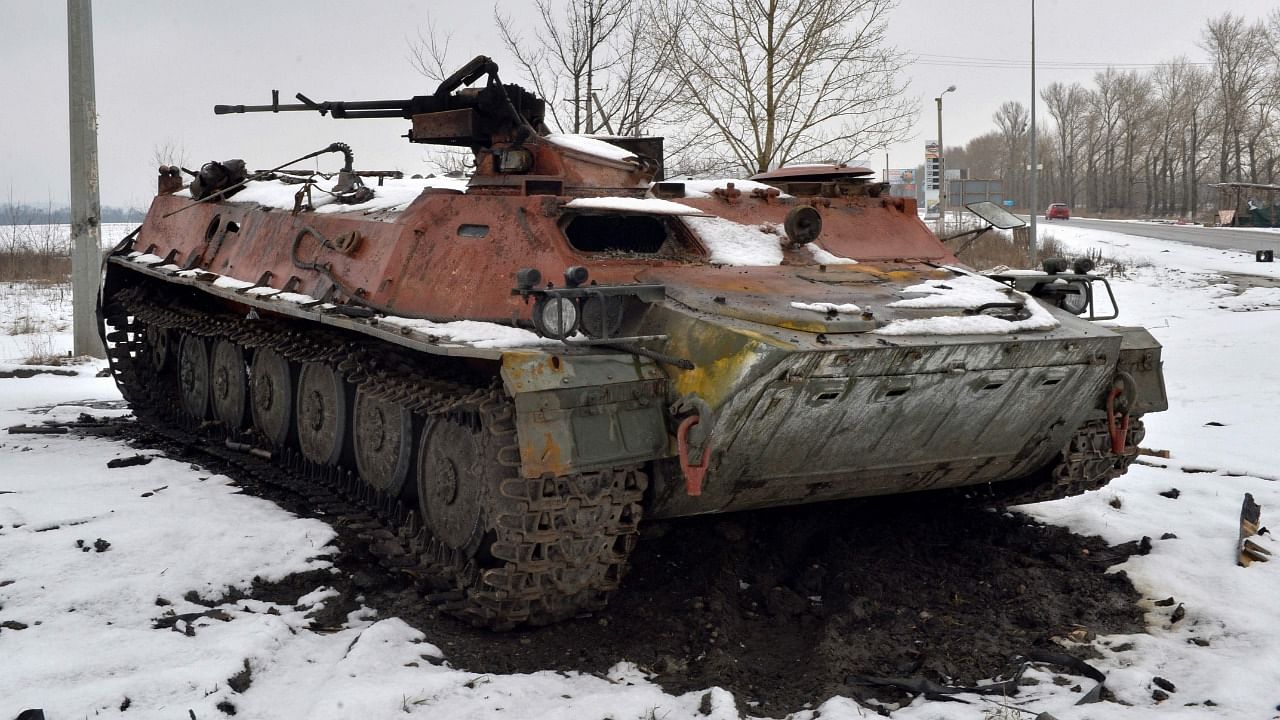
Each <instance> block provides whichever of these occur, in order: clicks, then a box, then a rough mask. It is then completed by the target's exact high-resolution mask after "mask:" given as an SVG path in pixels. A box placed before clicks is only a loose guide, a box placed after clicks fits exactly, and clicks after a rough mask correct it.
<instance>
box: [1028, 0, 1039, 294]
mask: <svg viewBox="0 0 1280 720" xmlns="http://www.w3.org/2000/svg"><path fill="white" fill-rule="evenodd" d="M1038 165H1039V162H1038V159H1037V158H1036V0H1031V241H1030V242H1028V243H1027V263H1028V267H1030V268H1031V269H1032V270H1034V269H1036V264H1037V263H1038V262H1039V260H1038V259H1037V258H1036V251H1037V249H1038V248H1037V247H1036V244H1037V243H1038V242H1039V236H1038V235H1037V234H1036V212H1037V211H1038V210H1039V208H1040V195H1039V193H1037V192H1036V177H1037V176H1038V175H1039V174H1040V168H1039V167H1038Z"/></svg>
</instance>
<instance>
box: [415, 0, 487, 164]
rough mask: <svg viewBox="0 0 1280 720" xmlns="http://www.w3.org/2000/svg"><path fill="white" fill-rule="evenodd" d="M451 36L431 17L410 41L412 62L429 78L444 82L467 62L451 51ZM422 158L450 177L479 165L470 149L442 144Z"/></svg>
mask: <svg viewBox="0 0 1280 720" xmlns="http://www.w3.org/2000/svg"><path fill="white" fill-rule="evenodd" d="M452 40H453V36H452V35H451V34H448V33H441V32H440V29H439V28H438V27H437V26H436V24H435V21H434V20H428V21H427V28H426V31H425V32H424V31H423V30H422V29H421V28H419V29H418V39H417V41H416V42H412V41H411V42H410V43H409V63H410V64H411V65H412V66H413V69H414V70H417V71H418V73H419V74H420V75H422V76H423V77H425V78H427V79H428V80H431V81H433V82H437V83H439V82H443V81H444V79H445V78H447V77H449V76H450V75H452V74H453V72H454V71H455V70H457V69H458V68H459V67H461V66H462V63H463V62H465V61H464V60H460V59H459V58H456V57H452V56H451V55H450V54H449V45H450V43H451V42H452ZM423 161H424V162H426V163H427V165H428V166H429V167H431V169H432V172H435V173H439V174H440V175H448V176H451V177H461V176H463V175H469V174H470V173H471V172H472V171H474V170H475V167H476V162H475V156H474V155H473V154H472V153H471V151H470V150H467V149H466V148H453V147H443V146H440V145H432V146H431V147H430V148H428V149H427V151H426V153H425V154H424V157H423Z"/></svg>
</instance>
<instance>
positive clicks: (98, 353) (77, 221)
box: [67, 0, 106, 357]
mask: <svg viewBox="0 0 1280 720" xmlns="http://www.w3.org/2000/svg"><path fill="white" fill-rule="evenodd" d="M67 71H68V72H67V75H68V82H69V90H70V93H69V95H70V103H69V110H70V112H69V115H70V122H71V242H72V249H71V307H72V313H73V318H72V330H73V333H74V343H73V347H74V351H75V354H76V355H92V356H93V357H106V352H105V351H104V349H103V347H102V340H101V338H99V337H98V322H97V318H96V317H95V311H96V308H97V303H98V288H99V285H100V283H101V277H102V235H101V228H100V227H99V222H100V219H101V217H102V212H101V208H100V205H99V201H98V111H97V104H96V103H95V101H94V88H93V10H92V8H91V7H90V5H89V0H67Z"/></svg>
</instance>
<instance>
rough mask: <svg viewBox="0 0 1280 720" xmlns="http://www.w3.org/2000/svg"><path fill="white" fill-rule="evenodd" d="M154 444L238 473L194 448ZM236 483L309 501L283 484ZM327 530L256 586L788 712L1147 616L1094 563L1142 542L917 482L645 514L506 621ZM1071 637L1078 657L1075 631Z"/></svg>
mask: <svg viewBox="0 0 1280 720" xmlns="http://www.w3.org/2000/svg"><path fill="white" fill-rule="evenodd" d="M129 434H131V435H134V436H135V437H134V440H135V442H137V441H141V444H143V445H148V446H152V447H156V446H160V447H163V446H164V443H163V442H162V441H160V440H159V439H157V438H155V437H154V436H150V437H148V436H146V434H145V433H129ZM139 436H141V437H139ZM167 450H168V451H169V452H170V454H172V455H175V456H178V457H180V458H182V459H186V460H195V461H199V462H202V463H205V464H207V465H208V466H209V467H210V468H211V469H213V470H216V471H218V472H225V473H226V474H228V475H230V476H231V477H233V478H235V477H236V476H237V473H236V470H235V469H234V468H230V467H219V463H218V462H217V461H216V460H215V459H213V458H210V457H208V456H204V455H201V454H199V453H193V451H192V450H191V449H190V448H182V449H179V448H174V447H168V448H167ZM239 484H240V485H241V487H243V488H244V489H245V490H246V491H247V492H250V493H252V494H256V495H261V496H263V497H267V498H269V499H272V500H274V501H276V502H277V503H279V504H280V505H282V506H283V507H285V508H286V509H288V510H290V511H293V512H296V513H298V514H300V515H304V516H306V515H310V514H311V513H309V511H308V508H307V507H305V502H304V501H303V500H302V499H300V498H299V497H297V496H296V495H294V494H292V493H289V492H288V491H285V490H282V489H280V488H277V487H274V486H270V485H258V484H257V483H255V482H253V481H252V480H250V479H243V480H241V481H240V482H239ZM1104 492H1105V491H1104ZM336 529H337V530H338V532H339V538H340V540H339V547H340V552H339V553H338V554H337V555H336V557H335V562H336V564H337V566H338V567H339V568H340V569H341V570H342V571H343V572H342V574H341V575H340V576H334V575H332V574H329V573H321V574H311V575H308V576H296V577H294V578H291V579H289V580H286V581H285V582H284V583H280V584H276V585H274V586H271V587H266V586H259V587H257V588H256V589H255V591H254V592H253V593H252V594H253V595H255V596H257V597H261V598H263V599H272V600H276V601H278V602H284V603H292V602H293V600H294V599H296V598H297V597H299V596H301V595H303V594H305V593H308V592H310V591H311V590H314V589H315V588H316V587H317V585H319V584H326V585H330V586H334V587H336V589H337V590H339V591H340V592H341V600H340V601H339V602H331V603H330V604H329V607H328V608H327V609H326V610H325V611H324V612H323V613H322V615H321V616H317V617H316V618H315V620H314V622H315V624H316V625H317V626H324V625H336V624H340V623H341V622H342V621H343V620H344V619H345V617H346V613H347V612H349V611H351V610H355V609H357V608H358V607H360V606H361V605H367V606H369V607H371V608H374V609H376V610H377V611H378V613H379V616H381V617H391V616H396V617H399V618H401V619H403V620H404V621H406V622H407V623H409V624H410V625H413V626H414V627H416V628H418V629H420V630H422V631H423V632H424V633H425V634H426V636H427V638H428V639H429V641H430V642H432V643H434V644H435V645H437V646H438V647H440V648H441V649H442V650H443V651H444V652H445V655H446V661H447V662H448V663H449V664H450V665H452V666H454V667H457V668H463V669H467V670H471V671H475V672H482V673H486V672H487V673H512V672H536V671H539V670H565V671H569V670H576V671H580V672H593V673H601V674H603V673H604V672H605V671H607V670H608V669H609V668H610V667H612V666H613V665H615V664H616V663H618V662H620V661H624V660H626V661H630V662H633V663H635V664H636V665H638V666H639V667H640V668H641V669H643V670H645V671H648V672H650V673H653V680H654V682H657V683H658V684H660V685H661V686H662V687H663V688H665V689H666V690H667V691H669V692H672V693H682V692H687V691H691V690H700V689H705V688H708V687H711V686H719V687H723V688H725V689H727V690H729V691H731V692H732V693H733V694H734V695H735V696H736V697H737V699H738V701H739V702H740V703H752V705H750V706H749V707H745V706H744V707H743V708H742V709H743V710H749V711H750V712H751V713H752V714H767V715H783V714H786V713H788V712H793V711H796V710H799V709H801V708H803V707H805V706H806V704H813V705H816V704H818V703H820V702H822V701H823V700H825V699H827V698H828V697H831V696H832V695H835V694H841V695H845V696H849V697H853V698H855V699H859V700H868V699H871V698H876V699H879V700H882V701H887V702H893V701H905V700H907V699H909V697H908V696H907V695H905V694H903V693H902V692H901V691H899V690H894V689H890V688H874V687H870V686H868V685H865V684H863V683H861V682H859V681H857V680H855V678H857V677H858V676H864V677H865V676H878V677H885V676H889V677H896V678H920V677H923V678H928V679H930V680H935V681H940V682H943V683H950V684H961V685H969V684H974V683H976V682H977V681H979V680H983V679H987V678H993V677H997V676H1000V675H1002V674H1005V675H1007V674H1008V673H1009V672H1011V671H1012V670H1013V669H1015V668H1016V666H1017V663H1016V662H1015V659H1016V658H1017V657H1018V656H1019V655H1022V654H1025V653H1027V652H1029V651H1031V650H1033V649H1059V650H1060V649H1061V648H1059V647H1058V646H1057V645H1056V644H1055V643H1054V641H1053V638H1055V637H1064V636H1068V634H1070V633H1073V632H1074V633H1075V634H1076V636H1077V637H1080V636H1082V635H1086V634H1092V633H1097V634H1107V633H1129V632H1140V631H1142V629H1143V621H1142V611H1141V610H1140V609H1139V608H1138V607H1137V605H1136V603H1137V601H1138V599H1139V595H1138V594H1137V592H1136V591H1135V590H1134V589H1133V587H1132V585H1131V584H1130V582H1129V580H1128V578H1127V577H1126V576H1125V575H1124V574H1123V573H1107V572H1106V569H1107V568H1108V567H1110V566H1111V565H1114V564H1115V563H1118V562H1121V561H1122V560H1123V559H1124V557H1126V556H1127V553H1131V552H1134V551H1136V549H1137V543H1127V544H1126V545H1127V547H1118V548H1109V547H1108V546H1107V545H1106V544H1105V543H1103V542H1102V541H1101V540H1100V539H1099V538H1090V537H1081V536H1078V535H1073V534H1072V533H1070V532H1068V531H1067V530H1065V529H1062V528H1058V527H1051V526H1044V525H1039V524H1036V523H1035V522H1033V521H1031V520H1029V519H1028V518H1026V517H1024V516H1020V515H1016V514H1013V513H1008V512H996V511H992V510H986V509H981V508H974V507H957V505H956V503H955V501H954V500H946V499H942V498H937V499H934V498H930V497H929V496H904V497H898V498H884V499H876V500H870V501H861V502H856V503H844V504H828V505H824V506H815V507H800V508H789V509H783V510H776V511H770V512H757V513H746V514H735V515H727V516H720V517H714V518H694V519H687V520H680V521H669V522H662V523H649V524H648V525H646V526H644V527H643V531H642V538H641V541H640V543H639V546H638V548H637V550H636V552H635V554H634V555H633V556H632V563H631V570H630V573H629V574H628V575H627V577H626V580H625V582H624V584H623V588H622V591H621V592H620V593H619V594H618V595H617V596H615V598H614V599H613V601H612V602H611V604H610V606H609V608H608V609H607V610H606V611H604V612H601V613H596V614H594V615H592V616H590V617H583V618H579V619H576V620H573V621H569V622H566V623H562V624H559V625H555V626H552V627H546V628H538V629H529V630H518V631H514V632H508V633H493V632H489V631H484V630H476V629H473V628H472V627H470V626H469V625H465V624H463V623H461V622H459V621H457V620H454V619H453V618H451V617H449V616H447V615H445V614H443V613H438V612H437V611H436V610H435V609H434V608H433V607H431V606H430V605H428V604H427V603H425V602H424V601H423V600H422V599H421V597H420V595H419V594H418V592H417V591H416V590H415V589H414V587H413V586H412V585H411V584H410V583H409V582H407V581H406V580H405V579H404V578H403V577H402V576H399V575H397V574H395V573H394V572H389V571H386V570H383V569H382V568H380V567H379V566H378V565H377V564H376V561H375V560H374V558H373V556H372V555H370V554H369V553H368V551H367V546H366V544H365V543H364V542H363V541H362V540H361V539H360V538H359V537H358V536H357V534H356V533H355V532H353V531H351V530H350V529H347V528H343V527H342V526H340V525H339V526H337V528H336ZM1072 652H1074V653H1075V654H1077V655H1081V656H1083V657H1087V656H1088V648H1087V647H1083V648H1081V647H1076V649H1074V650H1072ZM1071 682H1072V683H1073V684H1075V683H1082V684H1083V687H1084V688H1085V690H1087V689H1088V688H1089V687H1091V686H1092V685H1093V683H1091V682H1090V681H1087V680H1084V679H1083V678H1080V677H1074V678H1072V679H1071Z"/></svg>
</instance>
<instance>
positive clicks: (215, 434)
mask: <svg viewBox="0 0 1280 720" xmlns="http://www.w3.org/2000/svg"><path fill="white" fill-rule="evenodd" d="M144 283H146V284H139V285H134V286H131V287H127V288H125V289H123V290H120V291H118V292H116V293H115V294H114V295H113V296H111V297H110V298H108V299H107V301H106V303H105V304H104V306H103V308H102V310H101V315H102V316H103V321H104V323H105V325H106V330H107V332H106V339H107V340H108V358H109V360H110V366H111V371H112V374H113V376H114V377H115V380H116V382H117V384H118V385H119V387H120V388H121V391H122V393H123V394H124V396H125V398H126V400H128V401H129V403H130V405H131V406H132V407H133V408H134V411H135V414H136V415H137V416H138V418H139V420H140V421H142V422H144V423H146V424H148V425H149V426H150V427H151V428H152V429H153V430H155V431H157V432H159V433H161V434H163V435H167V436H169V437H171V438H172V439H174V440H178V441H183V437H182V436H184V435H185V436H187V437H188V438H190V436H192V435H199V436H200V437H202V438H204V439H205V440H207V441H211V442H212V445H211V446H210V447H208V448H207V449H208V451H209V452H211V453H212V454H213V455H215V456H217V457H219V458H220V459H221V460H223V461H225V462H228V463H230V464H232V465H234V466H236V467H239V468H241V469H243V470H244V471H245V472H247V473H249V474H250V475H252V476H253V477H254V479H255V480H257V481H260V482H265V483H269V484H273V485H277V486H281V487H284V488H286V489H288V490H290V491H292V492H295V493H297V494H299V495H300V496H302V497H304V498H307V500H308V502H309V503H310V504H311V505H312V506H313V507H315V508H316V509H318V510H321V511H323V512H324V513H326V514H328V515H335V516H337V517H338V518H339V519H340V520H341V521H342V522H345V523H347V524H355V525H356V526H357V527H358V528H360V529H362V530H363V531H364V532H365V535H364V536H365V537H367V538H368V539H369V541H370V548H371V550H372V551H373V554H374V555H375V556H376V557H378V558H379V561H380V562H381V563H382V564H383V565H384V566H385V567H387V568H388V569H391V570H394V571H397V572H402V573H406V574H408V575H410V576H412V577H413V578H414V579H415V580H416V581H418V583H419V587H420V588H421V589H422V591H423V592H424V596H425V598H426V599H427V600H428V601H432V602H436V603H438V604H441V606H442V609H444V610H445V611H446V612H449V613H450V614H453V615H455V616H457V617H459V618H462V619H464V620H466V621H468V622H470V623H472V624H473V625H476V626H482V627H488V628H492V629H497V630H505V629H510V628H513V627H515V626H517V625H521V624H531V625H542V624H547V623H552V622H557V621H560V620H564V619H567V618H570V617H573V616H575V615H579V614H582V613H584V612H587V611H590V610H593V609H598V608H600V607H603V605H604V604H605V602H606V601H607V598H608V596H609V594H610V593H612V592H613V591H614V590H616V589H617V588H618V586H619V584H620V582H621V580H622V577H623V574H624V573H625V569H626V562H627V558H628V556H629V555H630V553H631V551H632V549H633V548H634V547H635V544H636V539H637V537H638V534H637V526H638V523H639V521H640V518H641V500H642V498H643V495H644V491H645V488H646V486H647V483H648V479H647V477H646V475H645V474H644V473H643V472H642V471H641V470H640V469H639V468H638V467H634V466H628V467H620V468H613V469H609V470H603V471H598V472H591V473H576V474H572V475H565V476H558V477H553V476H544V477H541V478H535V479H528V478H524V477H522V476H521V475H520V472H519V467H520V452H519V442H518V438H517V437H516V426H515V408H514V403H513V402H512V400H511V399H510V398H509V397H507V396H506V395H505V393H504V392H503V390H502V388H501V386H500V384H499V383H498V382H497V381H496V379H493V380H490V382H489V384H488V385H485V386H480V385H478V384H477V383H476V382H475V381H474V380H470V379H468V378H465V377H463V376H461V375H460V374H459V373H457V372H451V371H449V370H447V369H444V368H440V367H433V363H432V362H430V361H428V360H426V359H421V360H420V359H418V358H414V357H408V356H407V355H406V354H405V353H404V352H403V351H401V350H399V349H393V348H388V347H382V346H381V345H380V344H378V343H377V342H376V341H371V340H368V339H364V338H353V337H347V336H345V335H343V334H342V333H340V332H336V331H331V330H328V329H321V328H315V329H313V328H310V327H307V328H300V327H297V322H296V321H282V320H278V319H266V318H262V319H253V320H250V319H245V318H241V317H239V316H238V315H235V314H232V313H231V312H230V311H228V310H224V309H221V308H213V309H209V308H205V307H202V306H200V305H198V304H197V302H198V301H197V302H189V301H184V300H182V298H181V297H179V296H178V294H177V293H174V292H169V291H167V289H165V288H163V287H162V286H156V285H154V284H153V283H151V281H144ZM157 329H158V330H161V331H169V332H172V333H187V334H190V335H193V336H196V337H200V338H204V339H206V340H209V341H213V340H215V339H218V338H223V339H227V340H230V341H231V342H234V343H236V344H238V345H240V346H241V347H243V348H246V349H247V350H249V351H251V352H253V351H257V350H261V349H270V350H273V351H275V352H277V353H279V354H280V355H282V356H283V357H285V358H286V359H288V360H289V361H291V362H296V363H305V362H312V363H315V362H319V363H326V364H329V365H331V366H332V367H334V368H336V369H337V370H338V371H339V372H340V373H341V374H342V375H343V377H344V378H345V380H346V382H348V383H350V384H351V385H352V386H356V387H359V388H360V389H361V390H362V391H364V392H367V393H370V394H372V395H373V396H374V397H377V398H379V399H383V400H387V401H390V402H395V403H398V404H400V405H402V406H404V407H406V408H408V409H410V410H411V411H413V412H414V413H415V414H416V415H417V416H418V417H419V418H421V419H422V421H423V422H448V423H455V424H458V425H461V426H463V427H465V428H467V429H469V430H470V431H471V432H476V433H487V434H488V435H489V438H488V441H489V442H491V443H493V444H494V445H495V446H496V447H497V448H498V449H497V464H498V465H499V467H500V470H499V471H497V472H495V473H494V475H495V477H496V478H497V479H496V481H494V482H491V483H490V485H491V487H487V488H484V489H483V492H484V497H485V501H486V506H485V507H486V513H485V522H486V526H485V536H484V537H485V542H484V543H483V546H482V547H481V548H480V549H479V551H476V552H471V553H468V552H467V551H465V550H460V549H457V548H453V547H450V546H449V545H448V544H446V543H444V542H442V541H441V540H440V539H438V538H437V537H436V536H435V535H433V533H432V532H431V531H430V530H429V529H428V527H427V525H426V523H424V520H423V516H422V512H421V508H420V507H419V505H418V503H417V502H416V501H414V498H413V495H414V494H415V493H409V494H405V493H402V494H401V495H400V496H397V497H391V496H389V495H387V494H386V493H384V492H381V491H380V490H378V489H376V488H374V487H373V486H371V485H369V484H367V483H366V482H364V481H363V480H362V479H361V478H360V477H359V475H358V473H356V472H355V471H354V470H352V469H351V468H348V467H344V466H341V465H319V464H316V463H313V462H310V461H308V460H306V459H305V458H303V457H302V455H301V453H300V452H299V449H298V448H297V447H295V446H294V445H293V444H289V445H283V446H274V447H272V446H270V445H268V444H267V443H265V442H264V441H263V439H262V436H261V435H260V434H259V433H257V432H255V431H252V430H248V431H234V430H232V429H228V428H226V427H225V426H223V425H222V424H220V423H217V422H212V421H208V420H206V419H204V418H197V417H193V416H192V415H190V414H188V413H187V412H186V411H185V410H184V409H183V407H182V405H181V403H180V402H177V401H176V400H175V399H176V398H178V397H180V394H179V392H178V390H179V387H178V379H177V376H176V373H175V372H174V371H173V369H172V365H176V362H175V361H174V360H173V358H172V357H171V356H170V358H169V363H170V366H168V367H162V368H157V367H155V364H156V363H155V360H154V358H155V357H157V353H155V352H153V349H154V347H153V345H154V343H155V342H156V338H157V337H158V336H160V334H159V333H157V332H156V330H157ZM149 331H150V332H149ZM168 342H169V346H170V347H174V346H176V345H175V344H174V343H173V342H172V337H170V338H169V339H168ZM434 365H437V366H438V365H439V363H434ZM264 445H265V446H266V447H267V448H269V450H270V453H269V454H268V453H266V452H262V451H261V450H259V451H257V453H256V454H246V453H244V452H242V450H245V449H248V448H260V447H263V446H264ZM237 449H238V450H237ZM262 456H268V457H269V458H270V460H265V459H263V458H262ZM406 485H411V486H416V483H412V482H410V483H406ZM415 489H416V487H415Z"/></svg>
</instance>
